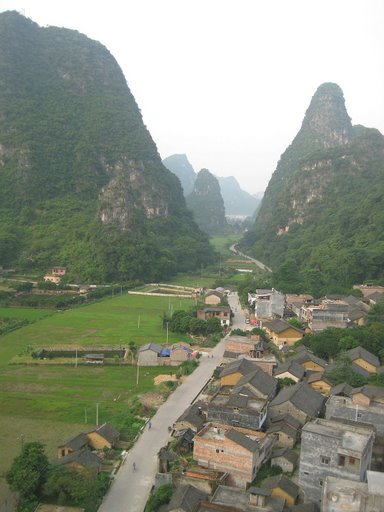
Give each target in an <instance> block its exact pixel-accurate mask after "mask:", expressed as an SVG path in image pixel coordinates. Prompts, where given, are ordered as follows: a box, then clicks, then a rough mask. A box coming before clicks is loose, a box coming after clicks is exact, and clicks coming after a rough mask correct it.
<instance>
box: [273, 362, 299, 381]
mask: <svg viewBox="0 0 384 512" xmlns="http://www.w3.org/2000/svg"><path fill="white" fill-rule="evenodd" d="M304 374H305V369H304V368H303V367H302V366H301V365H300V364H298V363H296V361H294V360H292V359H289V360H288V361H286V362H285V363H283V364H279V366H278V367H277V368H275V371H274V375H273V376H274V377H275V379H291V380H293V381H294V382H299V381H300V380H302V378H303V377H304Z"/></svg>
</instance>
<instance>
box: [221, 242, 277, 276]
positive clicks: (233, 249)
mask: <svg viewBox="0 0 384 512" xmlns="http://www.w3.org/2000/svg"><path fill="white" fill-rule="evenodd" d="M230 250H231V251H232V252H234V253H235V254H238V255H239V256H242V257H243V258H245V259H247V260H249V261H252V262H253V263H254V264H255V265H257V266H258V267H259V268H261V269H262V270H265V271H267V272H272V270H271V269H270V268H269V267H267V265H264V263H262V262H261V261H259V260H255V258H251V257H250V256H247V255H246V254H244V253H243V252H240V251H239V250H238V249H237V248H236V244H233V245H231V247H230Z"/></svg>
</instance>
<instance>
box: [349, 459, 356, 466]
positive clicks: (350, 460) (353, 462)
mask: <svg viewBox="0 0 384 512" xmlns="http://www.w3.org/2000/svg"><path fill="white" fill-rule="evenodd" d="M355 462H356V459H355V457H349V463H350V465H351V466H354V465H355Z"/></svg>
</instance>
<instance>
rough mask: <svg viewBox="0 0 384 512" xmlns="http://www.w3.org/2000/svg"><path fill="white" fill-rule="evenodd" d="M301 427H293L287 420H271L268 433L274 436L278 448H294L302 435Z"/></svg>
mask: <svg viewBox="0 0 384 512" xmlns="http://www.w3.org/2000/svg"><path fill="white" fill-rule="evenodd" d="M300 427H301V425H299V427H293V426H292V425H290V424H289V423H287V422H285V421H278V422H271V423H270V425H269V427H268V430H267V434H269V435H272V436H273V437H274V439H275V447H276V448H294V447H295V444H296V443H297V441H298V440H299V437H300V433H299V429H300Z"/></svg>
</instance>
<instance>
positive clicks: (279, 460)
mask: <svg viewBox="0 0 384 512" xmlns="http://www.w3.org/2000/svg"><path fill="white" fill-rule="evenodd" d="M298 458H299V455H298V454H297V453H296V452H294V451H293V450H291V449H289V448H280V449H278V450H274V451H273V453H272V455H271V466H279V468H281V469H282V470H283V471H284V473H293V472H294V471H295V469H296V466H297V461H298Z"/></svg>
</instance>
